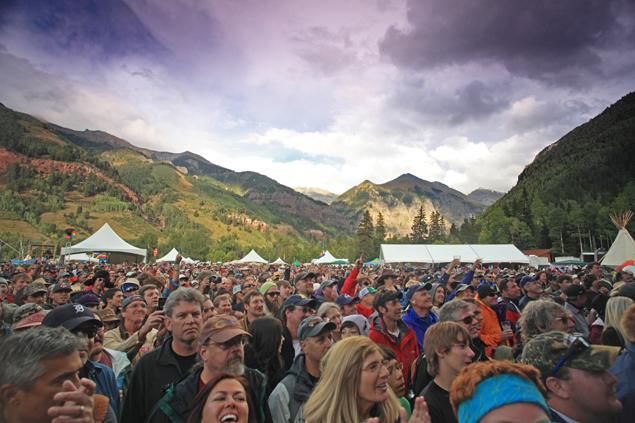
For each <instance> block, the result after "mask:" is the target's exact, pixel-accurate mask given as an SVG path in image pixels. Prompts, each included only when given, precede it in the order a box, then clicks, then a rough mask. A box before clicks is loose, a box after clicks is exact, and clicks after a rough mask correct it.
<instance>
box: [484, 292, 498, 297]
mask: <svg viewBox="0 0 635 423" xmlns="http://www.w3.org/2000/svg"><path fill="white" fill-rule="evenodd" d="M487 296H488V297H500V294H499V293H498V292H492V293H491V294H488V295H487Z"/></svg>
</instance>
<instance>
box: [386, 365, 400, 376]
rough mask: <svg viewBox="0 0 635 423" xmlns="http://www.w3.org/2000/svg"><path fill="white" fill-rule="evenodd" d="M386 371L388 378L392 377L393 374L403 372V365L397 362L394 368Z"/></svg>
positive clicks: (391, 367) (388, 368)
mask: <svg viewBox="0 0 635 423" xmlns="http://www.w3.org/2000/svg"><path fill="white" fill-rule="evenodd" d="M386 369H387V370H388V376H392V375H393V374H394V373H395V372H400V371H402V370H403V363H400V362H397V363H395V365H394V366H390V367H386Z"/></svg>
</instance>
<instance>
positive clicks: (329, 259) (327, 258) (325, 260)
mask: <svg viewBox="0 0 635 423" xmlns="http://www.w3.org/2000/svg"><path fill="white" fill-rule="evenodd" d="M336 262H337V264H340V263H342V264H343V263H348V259H338V258H335V257H333V254H331V253H329V251H328V250H326V251H325V252H324V255H323V256H322V257H320V258H317V259H313V260H311V264H331V263H336Z"/></svg>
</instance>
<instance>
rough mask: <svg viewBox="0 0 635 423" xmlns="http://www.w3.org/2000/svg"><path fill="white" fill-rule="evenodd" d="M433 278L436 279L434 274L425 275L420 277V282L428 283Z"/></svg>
mask: <svg viewBox="0 0 635 423" xmlns="http://www.w3.org/2000/svg"><path fill="white" fill-rule="evenodd" d="M432 279H434V277H433V276H430V275H423V276H421V277H420V278H419V283H426V282H428V281H431V280H432Z"/></svg>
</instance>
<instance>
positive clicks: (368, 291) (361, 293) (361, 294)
mask: <svg viewBox="0 0 635 423" xmlns="http://www.w3.org/2000/svg"><path fill="white" fill-rule="evenodd" d="M375 292H377V290H376V289H375V288H371V287H370V286H367V287H366V288H364V289H362V290H361V291H359V294H357V296H358V297H359V298H363V297H364V295H366V294H373V293H375Z"/></svg>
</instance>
